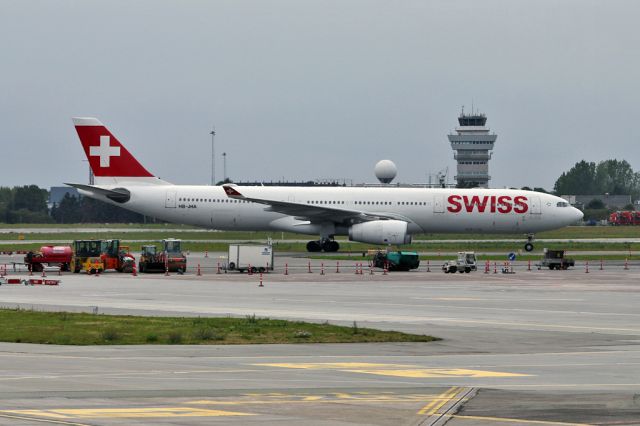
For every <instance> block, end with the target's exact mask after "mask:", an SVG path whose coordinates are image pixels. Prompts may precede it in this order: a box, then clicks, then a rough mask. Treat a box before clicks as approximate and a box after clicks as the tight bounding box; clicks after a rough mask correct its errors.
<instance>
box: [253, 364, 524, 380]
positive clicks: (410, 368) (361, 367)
mask: <svg viewBox="0 0 640 426" xmlns="http://www.w3.org/2000/svg"><path fill="white" fill-rule="evenodd" d="M253 365H257V366H264V367H280V368H300V369H309V370H340V371H346V372H350V373H362V374H377V375H380V376H396V377H413V378H443V377H469V378H482V377H527V376H531V375H530V374H522V373H505V372H500V371H488V370H470V369H465V368H420V366H416V365H405V364H379V363H367V362H327V363H273V364H253Z"/></svg>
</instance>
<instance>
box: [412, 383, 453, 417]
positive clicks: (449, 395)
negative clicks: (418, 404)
mask: <svg viewBox="0 0 640 426" xmlns="http://www.w3.org/2000/svg"><path fill="white" fill-rule="evenodd" d="M459 391H460V388H459V387H457V386H454V387H452V388H449V389H448V390H446V391H445V392H443V393H441V394H440V395H439V396H438V397H437V398H435V399H434V400H433V401H431V402H430V403H428V404H427V405H425V406H424V407H422V408H421V409H420V411H418V414H419V415H428V416H431V415H433V414H435V413H436V412H437V411H438V410H439V409H440V408H441V407H442V406H443V405H444V404H446V403H447V402H449V401H451V399H453V398H454V397H455V396H456V395H457V394H458V392H459Z"/></svg>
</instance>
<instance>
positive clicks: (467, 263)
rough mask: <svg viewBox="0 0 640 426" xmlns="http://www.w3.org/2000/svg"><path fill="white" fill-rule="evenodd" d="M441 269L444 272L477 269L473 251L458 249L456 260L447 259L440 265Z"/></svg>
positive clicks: (467, 271) (461, 271)
mask: <svg viewBox="0 0 640 426" xmlns="http://www.w3.org/2000/svg"><path fill="white" fill-rule="evenodd" d="M442 270H443V271H444V273H445V274H448V273H452V274H454V273H456V272H460V273H463V272H466V273H467V274H468V273H469V272H471V271H477V270H478V264H477V259H476V254H475V252H472V251H460V252H458V258H457V259H456V260H449V261H447V262H445V263H444V265H442Z"/></svg>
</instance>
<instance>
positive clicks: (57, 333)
mask: <svg viewBox="0 0 640 426" xmlns="http://www.w3.org/2000/svg"><path fill="white" fill-rule="evenodd" d="M0 324H4V325H5V326H4V327H0V341H3V342H17V343H42V344H56V345H143V344H174V345H177V344H183V345H231V344H267V343H283V344H285V343H286V344H291V343H370V342H431V341H435V340H440V339H438V338H436V337H432V336H426V335H417V334H408V333H401V332H398V331H382V330H375V329H372V328H362V327H359V326H358V325H357V323H356V322H355V321H354V323H353V325H352V326H350V327H344V326H337V325H332V324H329V323H328V322H325V323H321V324H315V323H308V322H302V321H285V320H277V319H269V318H258V317H256V316H255V315H248V316H246V317H245V318H229V317H227V318H209V317H207V318H203V317H194V318H183V317H139V316H125V315H102V314H101V315H94V314H85V313H69V312H41V311H33V310H24V309H0Z"/></svg>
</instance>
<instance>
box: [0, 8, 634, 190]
mask: <svg viewBox="0 0 640 426" xmlns="http://www.w3.org/2000/svg"><path fill="white" fill-rule="evenodd" d="M638 16H640V2H638V1H631V0H630V1H611V0H606V1H604V0H603V1H587V0H579V1H578V0H575V1H558V0H551V1H540V0H531V1H517V0H504V1H485V0H483V1H479V0H464V1H463V0H460V1H456V0H446V1H427V0H421V1H388V0H387V1H373V0H362V1H352V0H338V1H303V0H290V1H265V0H254V1H241V0H229V1H201V2H200V1H157V0H152V1H103V2H98V1H55V2H53V1H5V0H0V55H1V56H0V67H1V68H0V76H1V78H0V117H1V118H0V143H1V144H2V148H3V149H2V154H0V155H1V156H2V157H0V158H3V160H4V161H2V162H1V163H0V185H2V186H13V185H23V184H29V183H35V184H37V185H40V186H43V187H49V186H52V185H53V186H55V185H60V184H61V183H62V182H81V183H83V182H86V181H87V179H88V178H87V174H88V172H87V163H86V161H84V154H83V152H82V149H81V146H80V143H79V141H78V139H77V136H76V134H75V130H74V129H73V126H72V123H71V117H73V116H95V117H98V118H99V119H100V120H101V121H102V122H103V123H105V124H106V125H107V126H108V127H109V129H110V130H111V131H112V133H114V134H115V135H116V137H118V138H119V139H120V141H121V142H122V143H123V144H124V145H125V146H126V147H127V148H128V149H129V150H130V151H131V152H132V153H133V154H134V156H136V157H137V158H138V160H139V161H140V162H141V163H142V164H143V165H145V167H146V168H147V169H149V170H150V171H151V172H152V173H154V174H156V175H158V176H161V177H162V178H163V179H165V180H168V181H171V182H174V183H179V184H187V183H190V184H207V183H209V181H210V178H211V159H210V157H211V153H210V150H211V137H210V136H209V132H210V130H211V126H212V125H213V124H215V126H216V130H217V136H216V151H217V154H218V155H217V157H218V158H217V160H218V161H217V166H216V175H217V178H218V179H221V178H222V172H223V170H222V156H221V154H222V152H226V153H227V169H228V175H229V176H230V177H231V178H232V179H234V180H266V181H269V180H278V179H282V178H284V179H288V180H301V179H305V180H306V179H319V178H347V179H352V180H353V181H354V182H373V181H375V177H374V175H373V166H374V165H375V163H376V162H377V161H378V160H380V159H383V158H388V159H391V160H393V161H394V162H395V163H396V164H397V166H398V169H399V173H398V179H399V180H400V181H402V182H412V183H415V182H425V181H426V180H427V174H428V173H436V172H437V171H438V170H441V169H445V168H446V167H448V168H449V175H450V180H452V179H453V175H455V161H454V160H453V152H452V151H451V148H450V146H449V143H448V141H447V134H448V133H449V132H451V131H452V130H453V129H454V127H455V126H456V123H457V122H456V118H457V116H458V114H459V112H460V108H461V106H462V105H465V106H466V109H465V110H466V111H469V110H470V108H471V102H472V101H473V102H474V104H475V106H476V108H477V109H478V110H480V111H481V112H484V113H486V114H487V116H488V122H487V125H488V126H489V127H490V128H491V130H492V131H495V133H497V134H498V140H497V143H496V146H495V151H494V156H493V159H492V160H491V162H490V166H489V167H490V174H491V176H492V180H491V182H490V184H491V186H492V187H503V186H517V187H520V186H523V185H529V186H543V187H545V188H547V189H552V187H553V183H554V182H555V180H556V178H557V177H558V176H559V175H560V173H562V172H563V171H565V170H568V169H569V168H570V167H571V166H572V165H573V164H574V163H575V162H577V161H579V160H581V159H586V160H589V161H600V160H605V159H609V158H618V159H626V160H627V161H629V162H630V163H631V165H632V167H633V168H634V169H635V170H638V169H640V158H639V154H640V126H639V124H638V121H639V120H638V118H639V117H640V111H639V109H640V91H639V90H638V89H639V84H638V79H639V78H640V31H638V29H637V19H638Z"/></svg>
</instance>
